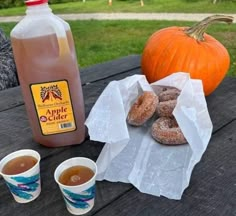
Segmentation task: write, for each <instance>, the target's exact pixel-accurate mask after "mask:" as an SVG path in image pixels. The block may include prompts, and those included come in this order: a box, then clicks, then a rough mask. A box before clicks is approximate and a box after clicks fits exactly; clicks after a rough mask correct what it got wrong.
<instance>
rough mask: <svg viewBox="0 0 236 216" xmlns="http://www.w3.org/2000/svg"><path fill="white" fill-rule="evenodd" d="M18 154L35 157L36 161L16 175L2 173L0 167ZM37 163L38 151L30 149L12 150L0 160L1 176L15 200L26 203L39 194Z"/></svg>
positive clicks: (38, 159) (38, 168) (38, 169)
mask: <svg viewBox="0 0 236 216" xmlns="http://www.w3.org/2000/svg"><path fill="white" fill-rule="evenodd" d="M20 156H32V157H34V158H35V159H37V163H36V164H35V165H34V166H33V167H32V168H30V169H29V170H27V171H25V172H22V173H19V174H16V175H7V174H4V173H2V169H3V167H4V166H5V165H6V164H7V162H9V161H10V160H12V159H14V158H16V157H20ZM39 163H40V155H39V153H38V152H36V151H34V150H30V149H24V150H19V151H15V152H12V153H11V154H9V155H7V156H5V157H4V158H3V159H2V160H1V161H0V174H1V175H2V176H3V178H4V180H5V182H6V184H7V186H8V188H9V190H10V192H11V193H12V195H13V197H14V199H15V200H16V202H18V203H28V202H31V201H33V200H34V199H36V198H37V197H38V196H39V194H40V192H41V182H40V167H39Z"/></svg>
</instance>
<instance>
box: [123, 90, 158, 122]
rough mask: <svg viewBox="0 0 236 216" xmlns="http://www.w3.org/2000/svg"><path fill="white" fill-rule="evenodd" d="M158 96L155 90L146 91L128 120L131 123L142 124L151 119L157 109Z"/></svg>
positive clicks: (134, 106) (129, 114)
mask: <svg viewBox="0 0 236 216" xmlns="http://www.w3.org/2000/svg"><path fill="white" fill-rule="evenodd" d="M157 104H158V97H157V96H156V94H155V93H154V92H151V91H144V92H143V94H142V95H140V96H139V97H138V98H137V99H136V101H135V102H134V104H133V105H132V106H131V109H130V111H129V113H128V117H127V121H128V123H129V124H130V125H134V126H140V125H142V124H144V123H145V122H146V121H147V120H148V119H150V118H151V117H152V116H153V114H154V113H155V111H156V107H157Z"/></svg>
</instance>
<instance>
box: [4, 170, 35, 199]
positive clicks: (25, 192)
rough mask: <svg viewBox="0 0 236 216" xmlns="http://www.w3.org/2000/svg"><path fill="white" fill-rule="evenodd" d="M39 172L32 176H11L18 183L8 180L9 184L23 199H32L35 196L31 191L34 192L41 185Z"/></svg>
mask: <svg viewBox="0 0 236 216" xmlns="http://www.w3.org/2000/svg"><path fill="white" fill-rule="evenodd" d="M39 178H40V176H39V174H37V175H34V176H31V177H23V176H17V177H11V179H12V180H14V181H16V182H17V184H16V185H14V184H12V183H10V182H7V181H6V184H7V186H8V187H9V189H10V190H11V192H12V193H13V194H14V195H15V196H18V197H20V198H22V199H26V200H30V199H32V198H33V195H32V194H30V192H34V191H36V190H37V189H38V187H39V183H38V181H39Z"/></svg>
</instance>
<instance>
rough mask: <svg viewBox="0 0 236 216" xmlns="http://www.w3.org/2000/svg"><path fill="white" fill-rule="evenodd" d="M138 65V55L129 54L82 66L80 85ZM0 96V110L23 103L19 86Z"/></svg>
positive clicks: (129, 69) (3, 92)
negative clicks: (112, 59) (86, 66)
mask: <svg viewBox="0 0 236 216" xmlns="http://www.w3.org/2000/svg"><path fill="white" fill-rule="evenodd" d="M139 66H140V56H139V55H131V56H128V57H123V58H119V59H116V60H114V61H108V62H105V63H101V64H97V65H94V66H91V67H88V68H83V69H81V83H82V85H86V84H87V83H91V82H96V81H98V80H101V79H105V78H108V77H112V76H115V75H116V74H120V73H125V72H128V71H132V70H133V69H136V68H139ZM0 98H1V100H0V111H3V110H6V109H10V108H12V107H15V106H19V105H22V104H24V101H23V98H22V94H21V91H20V87H19V86H18V87H15V88H11V89H6V90H3V91H0Z"/></svg>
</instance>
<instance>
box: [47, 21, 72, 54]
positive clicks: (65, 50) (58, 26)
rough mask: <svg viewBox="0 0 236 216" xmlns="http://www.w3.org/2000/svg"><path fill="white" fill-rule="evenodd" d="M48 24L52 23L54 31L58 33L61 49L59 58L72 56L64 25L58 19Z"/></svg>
mask: <svg viewBox="0 0 236 216" xmlns="http://www.w3.org/2000/svg"><path fill="white" fill-rule="evenodd" d="M48 23H50V25H51V27H52V28H53V29H54V31H55V33H56V37H57V42H58V47H59V56H64V55H67V54H70V47H69V43H68V40H67V35H66V30H65V28H64V25H63V24H62V23H61V22H60V21H59V20H57V19H56V18H50V20H48Z"/></svg>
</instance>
